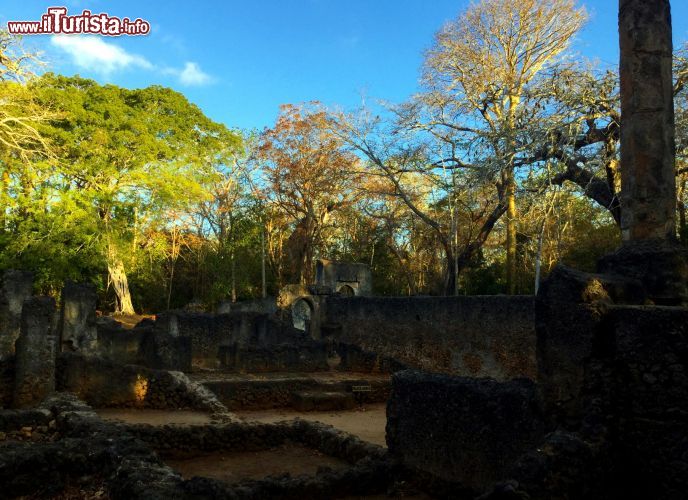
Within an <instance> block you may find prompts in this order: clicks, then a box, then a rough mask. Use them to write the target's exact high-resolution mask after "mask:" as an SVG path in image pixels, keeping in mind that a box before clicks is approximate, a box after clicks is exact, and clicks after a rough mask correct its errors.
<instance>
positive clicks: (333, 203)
mask: <svg viewBox="0 0 688 500" xmlns="http://www.w3.org/2000/svg"><path fill="white" fill-rule="evenodd" d="M256 159H257V160H258V161H259V162H261V164H262V166H263V171H264V173H265V183H266V187H267V192H268V197H269V198H270V199H271V201H272V202H273V203H274V204H275V205H276V206H277V207H278V208H279V210H280V211H281V212H282V213H284V214H286V215H287V216H288V217H289V219H290V220H291V223H292V224H293V226H292V227H293V230H292V233H291V235H290V236H289V239H288V241H287V243H286V245H287V253H288V256H289V259H288V260H289V263H290V273H289V274H290V276H289V277H290V279H291V280H293V281H294V282H297V283H309V282H311V281H312V280H313V277H314V265H313V262H314V258H315V256H316V250H317V247H318V245H319V243H320V242H321V239H322V237H323V231H324V230H325V229H326V227H327V225H328V223H329V222H330V220H331V218H332V216H333V214H334V213H335V212H337V211H338V210H340V209H341V208H343V207H344V206H347V205H349V204H351V203H352V202H353V201H354V199H355V196H354V193H355V191H354V187H355V186H356V183H357V177H358V174H357V173H356V164H357V160H356V158H355V157H354V156H353V155H352V154H350V153H348V152H347V151H346V150H345V149H344V144H343V142H342V141H341V140H340V139H339V138H338V137H337V136H336V135H334V134H333V133H332V132H331V131H330V128H329V123H328V116H327V114H326V113H325V111H323V110H321V109H319V107H318V105H317V103H310V104H309V105H305V106H294V105H284V106H282V107H281V112H280V115H279V117H278V119H277V123H276V124H275V126H274V127H273V128H271V129H268V130H265V131H264V132H263V134H262V135H261V138H260V143H259V146H258V148H257V151H256Z"/></svg>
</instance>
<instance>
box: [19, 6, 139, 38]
mask: <svg viewBox="0 0 688 500" xmlns="http://www.w3.org/2000/svg"><path fill="white" fill-rule="evenodd" d="M7 29H8V31H9V32H10V33H13V34H16V35H46V34H52V33H61V34H64V35H76V34H82V33H83V34H90V35H106V36H122V35H147V34H148V33H149V32H150V23H149V22H148V21H144V20H143V19H136V20H135V21H131V20H130V19H129V18H128V17H124V18H119V17H111V16H109V15H108V14H105V13H101V14H92V13H91V11H90V10H84V11H83V12H82V13H81V14H77V15H74V16H68V15H67V7H50V8H48V11H47V12H46V13H45V14H43V15H42V16H41V20H40V21H8V23H7Z"/></svg>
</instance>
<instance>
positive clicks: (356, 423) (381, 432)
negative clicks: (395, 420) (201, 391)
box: [235, 403, 387, 446]
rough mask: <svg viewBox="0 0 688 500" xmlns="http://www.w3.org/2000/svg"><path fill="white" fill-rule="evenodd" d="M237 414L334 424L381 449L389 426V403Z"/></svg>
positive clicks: (254, 417)
mask: <svg viewBox="0 0 688 500" xmlns="http://www.w3.org/2000/svg"><path fill="white" fill-rule="evenodd" d="M235 413H236V415H238V416H240V417H243V418H245V419H246V420H257V421H258V422H263V423H271V422H279V421H282V420H293V419H295V418H301V419H303V420H312V421H317V422H322V423H323V424H328V425H331V426H333V427H335V428H337V429H340V430H343V431H346V432H348V433H350V434H354V435H355V436H358V437H359V438H361V439H362V440H364V441H368V442H369V443H374V444H377V445H380V446H387V444H386V443H385V425H386V424H387V407H386V404H385V403H378V404H370V405H365V406H364V407H361V408H356V409H354V410H348V411H325V412H298V411H294V410H291V409H289V408H275V409H272V410H257V411H238V412H235Z"/></svg>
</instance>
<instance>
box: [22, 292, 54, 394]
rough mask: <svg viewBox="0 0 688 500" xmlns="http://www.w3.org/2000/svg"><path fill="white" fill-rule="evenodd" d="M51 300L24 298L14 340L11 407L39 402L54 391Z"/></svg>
mask: <svg viewBox="0 0 688 500" xmlns="http://www.w3.org/2000/svg"><path fill="white" fill-rule="evenodd" d="M56 327H57V321H56V311H55V300H54V299H53V298H51V297H31V298H29V299H27V300H25V301H24V305H23V307H22V316H21V333H20V334H19V338H18V339H17V343H16V346H17V349H16V351H17V354H16V357H15V360H16V365H15V366H16V368H15V376H14V406H15V407H16V408H24V407H29V406H33V405H36V404H38V403H40V402H41V401H42V400H43V399H44V398H45V397H46V396H47V395H48V394H50V393H51V392H53V391H54V390H55V359H56V357H57V342H58V336H57V331H56V330H57V328H56Z"/></svg>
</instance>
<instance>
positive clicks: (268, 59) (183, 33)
mask: <svg viewBox="0 0 688 500" xmlns="http://www.w3.org/2000/svg"><path fill="white" fill-rule="evenodd" d="M582 3H583V4H584V5H585V6H586V7H587V9H588V11H589V13H590V20H589V22H588V25H587V26H586V28H585V30H584V31H583V32H582V33H581V34H580V35H579V36H578V39H577V41H576V43H575V50H576V51H577V52H578V53H579V54H581V55H582V56H585V57H589V58H595V59H598V60H599V61H600V62H601V63H603V64H615V63H616V60H617V58H618V38H617V31H616V29H617V24H616V16H617V12H616V9H617V5H618V2H617V1H616V0H589V1H583V2H582ZM54 5H65V6H66V7H67V8H68V9H69V13H70V14H78V13H80V12H81V11H82V10H83V9H89V10H91V11H92V12H93V13H94V14H95V13H100V12H106V13H108V14H109V15H111V16H120V17H129V18H132V19H134V18H137V17H140V18H142V19H145V20H147V21H149V22H150V23H151V26H152V30H151V34H150V35H147V36H142V37H126V36H123V37H117V38H106V37H98V38H97V39H95V40H91V41H88V42H85V43H82V42H80V41H78V40H77V41H75V40H74V39H73V38H72V39H68V38H69V37H67V38H62V39H57V40H55V39H52V38H51V37H50V36H47V35H42V36H30V37H26V38H27V44H28V45H29V46H31V47H36V48H38V49H40V50H42V51H43V52H44V59H45V60H46V61H47V62H48V64H49V67H50V69H51V70H52V71H55V72H58V73H63V74H67V75H71V74H75V73H78V74H80V75H82V76H85V77H89V78H94V79H96V80H98V81H100V82H109V83H114V84H117V85H122V86H126V87H142V86H147V85H151V84H161V85H165V86H170V87H173V88H175V89H176V90H179V91H181V92H183V93H184V94H185V95H186V96H187V97H188V99H189V100H190V101H192V102H194V103H196V104H198V105H199V106H200V107H201V108H202V109H203V111H204V112H205V113H206V114H207V115H208V116H210V117H211V118H212V119H214V120H217V121H220V122H224V123H225V124H227V125H228V126H230V127H237V128H245V129H249V128H262V127H265V126H270V125H272V124H273V123H274V120H275V117H276V115H277V112H278V106H279V105H280V104H282V103H298V102H303V101H309V100H319V101H322V102H324V103H326V104H328V105H340V106H343V107H345V108H352V107H355V106H357V105H358V104H359V103H360V100H361V96H362V95H364V96H366V98H367V99H368V100H374V99H384V100H388V101H392V102H400V101H403V100H404V99H406V98H407V97H408V96H409V95H410V94H412V93H413V92H414V91H415V90H416V89H417V80H418V69H419V67H420V64H421V60H422V54H423V50H424V49H426V48H427V47H428V46H429V45H430V44H431V43H432V38H433V34H434V33H435V32H436V31H437V30H438V29H439V28H440V27H441V26H442V25H443V24H444V23H445V22H446V21H448V20H450V19H453V18H455V17H456V16H457V15H458V14H459V12H460V11H461V10H462V9H464V8H465V7H466V6H467V5H468V1H467V0H244V1H238V0H225V1H219V0H218V1H201V0H196V1H195V2H180V1H176V0H168V1H165V2H162V1H149V2H141V1H140V0H136V1H134V0H118V1H112V0H111V1H106V0H70V1H66V2H65V3H60V2H59V1H54V2H53V1H50V2H46V1H35V0H24V1H16V0H10V1H7V0H4V1H3V2H0V24H2V25H5V24H6V23H7V21H15V20H27V21H31V20H39V19H40V16H41V15H42V14H44V13H45V12H46V9H47V8H48V6H54ZM672 8H673V19H674V39H675V43H677V44H678V43H682V42H684V41H686V40H688V2H686V1H685V0H673V1H672Z"/></svg>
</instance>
